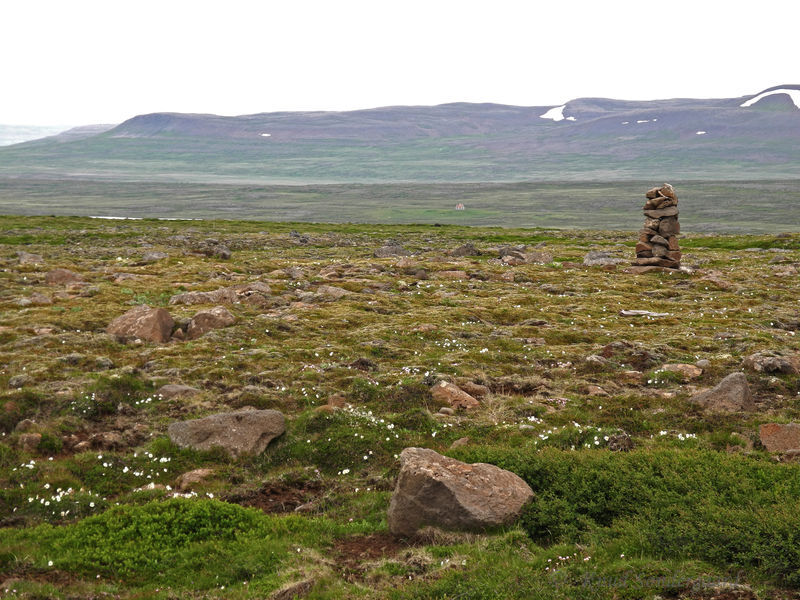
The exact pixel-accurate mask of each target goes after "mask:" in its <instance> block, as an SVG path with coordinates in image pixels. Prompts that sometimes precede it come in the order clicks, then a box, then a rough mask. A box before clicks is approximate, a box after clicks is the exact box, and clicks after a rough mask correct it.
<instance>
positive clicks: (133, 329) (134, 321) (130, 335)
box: [106, 304, 175, 343]
mask: <svg viewBox="0 0 800 600" xmlns="http://www.w3.org/2000/svg"><path fill="white" fill-rule="evenodd" d="M174 326H175V321H173V319H172V316H171V315H170V314H169V313H168V312H167V311H166V310H164V309H163V308H151V307H149V306H147V305H144V304H143V305H141V306H137V307H135V308H132V309H130V310H129V311H128V312H126V313H125V314H124V315H121V316H119V317H117V318H116V319H114V320H113V321H111V323H109V324H108V327H106V333H108V334H109V335H113V336H115V337H116V338H118V339H121V340H129V339H139V340H146V341H148V342H159V343H162V342H167V341H169V339H170V336H171V335H172V328H173V327H174Z"/></svg>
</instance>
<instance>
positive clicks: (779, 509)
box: [453, 447, 800, 586]
mask: <svg viewBox="0 0 800 600" xmlns="http://www.w3.org/2000/svg"><path fill="white" fill-rule="evenodd" d="M453 454H454V456H456V457H457V458H459V459H461V460H466V461H468V462H489V463H492V464H496V465H498V466H500V467H503V468H506V469H509V470H511V471H514V472H515V473H517V474H518V475H520V476H521V477H522V478H523V479H525V481H527V482H528V484H529V485H530V486H531V488H532V489H533V490H534V492H535V493H536V500H535V502H533V503H531V504H530V505H529V506H528V507H527V509H526V511H525V512H524V514H523V517H522V524H523V527H524V528H525V529H526V530H527V532H528V533H529V535H530V536H531V537H532V538H533V539H534V540H536V541H538V542H543V543H578V542H589V543H591V542H594V543H603V542H607V541H608V540H610V539H614V540H616V542H617V543H621V544H623V545H625V546H626V547H630V550H629V552H630V553H631V554H632V553H633V552H634V551H635V552H640V553H643V554H646V555H649V556H651V557H658V558H661V557H667V558H676V559H699V560H704V561H708V562H710V563H713V564H716V565H718V566H721V567H723V568H748V569H755V570H758V571H761V572H762V573H763V574H764V575H766V576H768V577H772V578H777V579H778V580H780V581H781V582H782V583H785V584H788V585H792V586H797V585H800V543H799V542H800V513H799V512H798V511H796V510H794V511H792V510H789V509H788V508H787V507H791V506H797V504H798V502H799V501H800V465H782V464H773V463H770V462H766V461H761V460H758V459H754V458H748V457H743V456H738V455H728V454H723V453H719V452H711V451H702V450H687V449H683V450H671V449H664V450H655V451H650V450H639V451H634V452H630V453H611V452H605V451H597V452H582V453H575V452H569V451H561V450H556V449H551V448H547V449H543V450H541V451H539V452H537V451H532V450H523V451H515V450H508V449H491V448H468V447H467V448H464V449H459V450H457V451H455V452H454V453H453Z"/></svg>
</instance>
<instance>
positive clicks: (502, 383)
mask: <svg viewBox="0 0 800 600" xmlns="http://www.w3.org/2000/svg"><path fill="white" fill-rule="evenodd" d="M633 213H634V218H638V217H636V212H635V210H634V211H633ZM687 229H688V228H687ZM635 244H636V235H635V234H634V233H632V232H630V231H594V230H591V229H588V228H584V229H579V230H556V229H513V228H492V227H462V226H453V225H445V226H439V227H436V226H432V225H350V224H340V225H322V224H309V223H302V224H301V223H272V222H255V221H250V222H239V221H157V220H137V221H110V220H97V219H88V218H77V217H24V218H23V217H2V218H0V394H1V395H2V399H1V402H0V525H2V528H1V529H0V583H2V591H1V592H0V593H2V594H5V595H7V596H8V597H20V598H50V597H52V598H90V597H91V598H163V599H167V598H226V599H231V598H233V599H239V598H240V599H245V598H269V597H273V598H292V597H302V598H391V599H398V600H399V599H406V598H407V599H411V598H418V599H421V598H442V599H444V598H476V599H477V598H486V599H495V598H521V599H522V598H525V599H529V598H542V599H545V598H547V599H553V598H556V599H558V598H563V599H574V598H597V599H612V598H613V599H618V598H655V597H663V598H678V597H683V598H712V597H719V598H722V597H725V598H734V597H735V598H774V599H777V598H796V597H797V595H796V594H797V591H796V590H797V589H798V588H800V533H798V532H800V512H798V510H797V506H798V500H800V464H798V462H797V458H796V457H797V455H798V454H800V452H794V451H793V450H794V449H793V448H791V447H789V448H788V450H786V448H784V450H786V451H780V452H779V451H775V448H774V447H772V446H771V444H772V442H771V441H767V438H763V439H762V435H760V429H759V428H760V426H761V425H766V424H774V423H778V424H789V423H791V422H793V421H794V422H797V421H799V420H800V375H798V357H799V356H800V345H799V344H798V333H797V332H798V329H800V305H798V297H800V294H798V292H799V291H800V288H799V286H798V268H800V234H797V233H785V234H781V233H772V234H768V235H716V234H715V235H711V234H697V233H686V234H684V235H682V236H681V240H680V245H681V249H682V251H683V257H682V259H681V263H682V265H683V266H684V267H685V268H684V270H681V271H675V272H651V273H645V274H633V273H629V272H626V265H625V264H623V263H624V262H625V261H627V262H630V261H632V260H633V259H634V258H635V249H634V246H635ZM523 246H524V247H523ZM589 252H602V253H605V254H606V256H607V257H608V258H610V259H611V260H610V261H609V262H610V263H613V262H614V261H613V259H615V258H616V259H624V260H622V261H621V262H618V263H617V264H608V265H606V266H585V265H584V264H583V260H584V257H585V256H586V255H587V254H588V253H589ZM509 256H510V257H512V259H511V260H509V258H508V257H509ZM594 256H597V254H595V255H594ZM501 259H502V260H501ZM56 269H64V270H66V271H59V272H57V273H56V274H55V275H49V276H48V274H49V273H52V272H54V271H56ZM67 273H72V275H67ZM255 282H260V283H259V284H258V285H257V286H256V287H252V286H253V284H254V283H255ZM246 284H247V285H246ZM248 285H249V286H251V287H249V288H248ZM236 286H241V287H236ZM221 288H225V289H226V290H230V289H231V288H233V289H234V291H229V292H225V293H220V294H217V295H215V296H213V299H214V300H215V301H214V302H213V303H208V304H202V302H201V303H200V304H197V305H195V304H191V303H190V301H189V300H187V298H194V299H197V298H209V297H210V296H188V297H187V296H185V295H184V296H183V300H181V302H176V301H172V302H171V299H173V298H174V297H176V296H177V295H179V294H186V293H187V292H189V293H190V292H214V291H216V290H219V289H221ZM236 290H238V291H236ZM254 290H255V291H254ZM216 304H222V305H224V307H225V309H226V310H227V311H229V312H230V314H231V315H232V316H233V318H234V322H233V324H229V321H226V323H227V325H226V326H220V327H218V328H211V329H210V330H207V331H204V332H203V333H201V334H197V336H196V337H194V338H193V339H187V338H186V336H185V335H184V333H185V332H186V331H188V328H190V327H191V324H189V325H187V323H190V319H192V318H193V316H195V315H196V313H197V312H198V311H199V310H202V309H211V308H213V307H214V306H215V305H216ZM139 305H147V306H150V307H153V308H163V309H165V310H166V311H168V312H169V313H170V316H171V318H172V320H173V321H174V322H173V324H172V330H173V332H174V335H173V339H172V340H171V341H166V342H151V341H146V340H142V339H138V340H137V339H127V340H123V339H120V338H117V337H115V336H112V335H109V334H108V333H107V332H106V330H107V327H108V325H109V323H111V322H112V321H113V320H114V319H116V318H117V317H119V316H120V315H123V314H124V313H126V312H127V311H129V310H130V309H131V308H134V307H136V306H139ZM623 311H624V312H623ZM736 372H741V373H744V377H745V378H746V382H747V385H748V386H749V389H750V393H751V397H750V398H749V401H750V402H749V404H747V405H746V407H745V408H743V409H739V410H731V409H730V407H728V409H727V410H720V411H716V410H713V408H714V407H713V405H709V404H708V403H703V404H700V403H698V402H693V401H692V397H693V396H695V394H697V393H699V392H701V391H702V390H704V389H708V388H713V387H714V386H716V385H717V384H718V383H719V382H720V381H721V380H723V378H725V377H726V376H728V375H730V374H731V373H736ZM442 381H446V382H449V383H452V384H454V385H455V386H459V387H460V388H461V389H462V390H465V391H466V392H468V393H472V394H473V395H474V396H475V397H476V398H477V400H478V405H477V406H475V407H473V408H468V409H456V410H450V411H448V410H445V411H444V412H440V408H442V407H445V408H449V407H448V406H446V400H445V399H443V397H442V396H441V395H439V394H434V393H432V388H434V387H435V386H436V385H437V384H439V383H441V382H442ZM165 385H167V386H170V385H171V386H173V387H166V388H165V387H163V386H165ZM176 385H180V386H184V387H180V388H176V387H174V386H176ZM245 407H250V408H253V409H259V410H277V411H280V412H281V413H282V414H283V415H284V416H285V418H286V424H285V426H286V431H285V433H283V435H280V436H279V437H278V438H276V439H274V440H273V441H271V442H270V443H269V445H268V446H267V447H266V450H264V451H263V452H262V453H260V454H258V455H250V454H247V453H244V454H241V455H235V454H231V453H228V452H225V451H223V450H221V449H219V448H211V449H208V450H197V449H193V448H191V447H181V446H178V445H176V444H175V443H173V441H172V440H171V438H170V436H169V435H168V428H169V426H170V425H171V424H173V423H175V422H177V421H185V420H188V419H196V418H200V417H206V416H209V415H214V414H217V413H221V412H226V411H234V410H238V409H242V408H245ZM448 413H452V414H448ZM787 435H789V434H787ZM770 439H771V438H770ZM765 442H766V443H765ZM411 446H415V447H424V448H430V449H433V450H435V451H437V452H439V453H441V454H445V455H447V456H450V457H453V458H456V459H459V460H462V461H465V462H470V463H473V462H486V463H491V464H494V465H497V466H500V467H502V468H504V469H508V470H510V471H513V472H514V473H516V474H517V475H519V476H520V477H522V478H523V479H524V480H525V481H526V482H527V483H528V484H529V485H530V487H531V488H532V490H533V492H534V495H535V497H534V500H533V501H532V502H531V503H529V504H528V505H527V506H526V507H525V508H524V510H523V514H522V515H521V517H520V519H519V520H518V521H517V522H515V523H514V524H512V525H509V526H505V527H502V528H500V529H497V530H492V531H488V532H480V533H475V532H453V531H441V530H436V529H427V530H423V531H421V532H420V533H419V534H418V535H417V536H415V537H413V538H408V539H405V538H401V537H394V536H392V535H391V534H390V533H389V532H388V529H387V522H386V515H387V509H388V506H389V500H390V497H391V494H392V489H393V486H394V480H395V478H396V475H397V473H398V461H397V456H398V455H399V454H400V452H401V451H402V450H403V449H404V448H406V447H411ZM768 446H769V447H768ZM789 446H791V443H789ZM771 449H772V450H773V451H770V450H771ZM798 450H800V448H798ZM189 474H192V476H189ZM725 594H728V595H725Z"/></svg>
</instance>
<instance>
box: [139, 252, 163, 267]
mask: <svg viewBox="0 0 800 600" xmlns="http://www.w3.org/2000/svg"><path fill="white" fill-rule="evenodd" d="M168 257H169V254H167V253H166V252H157V251H152V252H145V253H144V254H143V255H142V260H141V261H140V262H142V263H143V264H149V263H154V262H158V261H159V260H164V259H165V258H168Z"/></svg>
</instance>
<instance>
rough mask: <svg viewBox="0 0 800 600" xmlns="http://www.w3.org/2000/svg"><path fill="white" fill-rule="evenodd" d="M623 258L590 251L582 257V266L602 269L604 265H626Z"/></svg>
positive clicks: (598, 251)
mask: <svg viewBox="0 0 800 600" xmlns="http://www.w3.org/2000/svg"><path fill="white" fill-rule="evenodd" d="M627 262H628V261H627V260H625V259H624V258H614V257H613V256H611V254H609V253H608V252H604V251H600V250H591V251H589V252H587V253H586V256H584V257H583V264H584V265H586V266H587V267H604V266H606V265H621V264H627Z"/></svg>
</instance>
